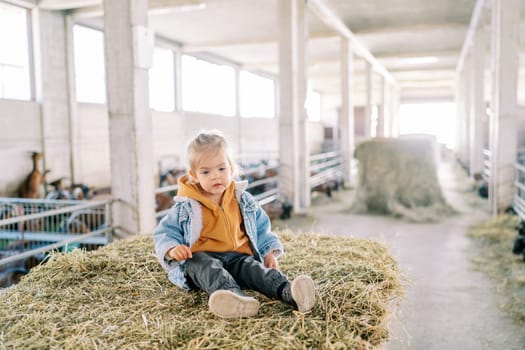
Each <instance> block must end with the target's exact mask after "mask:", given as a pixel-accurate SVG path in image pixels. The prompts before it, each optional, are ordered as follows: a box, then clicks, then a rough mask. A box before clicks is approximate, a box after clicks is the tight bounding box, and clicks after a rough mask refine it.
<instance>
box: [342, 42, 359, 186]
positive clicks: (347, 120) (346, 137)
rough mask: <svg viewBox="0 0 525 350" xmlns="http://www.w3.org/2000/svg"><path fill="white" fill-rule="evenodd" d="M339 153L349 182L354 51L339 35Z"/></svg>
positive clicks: (352, 154)
mask: <svg viewBox="0 0 525 350" xmlns="http://www.w3.org/2000/svg"><path fill="white" fill-rule="evenodd" d="M339 122H340V128H341V155H342V157H343V179H344V182H345V184H350V183H351V178H352V177H351V174H352V173H351V171H352V159H353V158H354V149H355V130H354V122H355V118H354V53H353V51H352V43H351V41H350V40H349V39H347V38H345V37H341V115H340V118H339Z"/></svg>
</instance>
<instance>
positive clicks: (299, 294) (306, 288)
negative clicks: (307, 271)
mask: <svg viewBox="0 0 525 350" xmlns="http://www.w3.org/2000/svg"><path fill="white" fill-rule="evenodd" d="M291 292H292V298H293V300H294V301H295V303H296V304H297V310H299V312H307V311H310V310H311V309H312V308H313V307H314V306H315V284H314V281H312V279H311V278H310V277H308V276H306V275H300V276H297V277H295V279H294V280H293V282H292V286H291Z"/></svg>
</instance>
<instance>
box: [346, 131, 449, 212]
mask: <svg viewBox="0 0 525 350" xmlns="http://www.w3.org/2000/svg"><path fill="white" fill-rule="evenodd" d="M435 149H436V146H435V141H434V140H433V139H432V138H430V137H424V136H420V137H413V138H406V139H388V138H376V139H372V140H369V141H365V142H362V143H360V144H359V145H358V146H357V147H356V150H355V157H356V158H357V160H358V161H359V181H358V185H357V188H356V192H355V197H354V203H353V206H352V208H351V211H352V212H356V213H365V212H376V213H381V214H387V215H393V216H398V217H403V218H406V219H408V220H410V221H415V222H423V221H436V220H439V219H441V218H443V217H445V216H448V215H450V214H453V213H454V212H455V211H454V210H453V209H452V208H451V207H450V206H449V205H448V204H447V203H446V202H445V198H444V197H443V194H442V192H441V187H440V185H439V181H438V177H437V170H436V152H435Z"/></svg>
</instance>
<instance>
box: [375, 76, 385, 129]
mask: <svg viewBox="0 0 525 350" xmlns="http://www.w3.org/2000/svg"><path fill="white" fill-rule="evenodd" d="M385 91H386V81H385V77H383V76H381V104H380V106H379V110H378V112H377V130H376V136H378V137H383V136H385V118H386V92H385Z"/></svg>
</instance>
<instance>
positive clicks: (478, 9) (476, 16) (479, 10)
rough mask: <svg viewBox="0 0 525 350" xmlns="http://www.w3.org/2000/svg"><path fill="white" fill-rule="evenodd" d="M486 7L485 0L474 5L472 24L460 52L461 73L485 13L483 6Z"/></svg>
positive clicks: (459, 66)
mask: <svg viewBox="0 0 525 350" xmlns="http://www.w3.org/2000/svg"><path fill="white" fill-rule="evenodd" d="M484 7H485V0H477V1H476V5H475V6H474V11H473V12H472V17H471V18H470V25H469V28H468V31H467V36H466V37H465V41H464V42H463V47H462V48H461V53H460V54H459V59H458V65H457V66H456V71H457V72H458V73H459V72H461V70H462V69H463V64H465V59H466V58H467V55H468V51H469V50H470V47H471V46H472V44H473V42H474V35H475V34H476V30H477V28H478V24H479V22H480V20H481V15H482V14H483V8H484Z"/></svg>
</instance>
